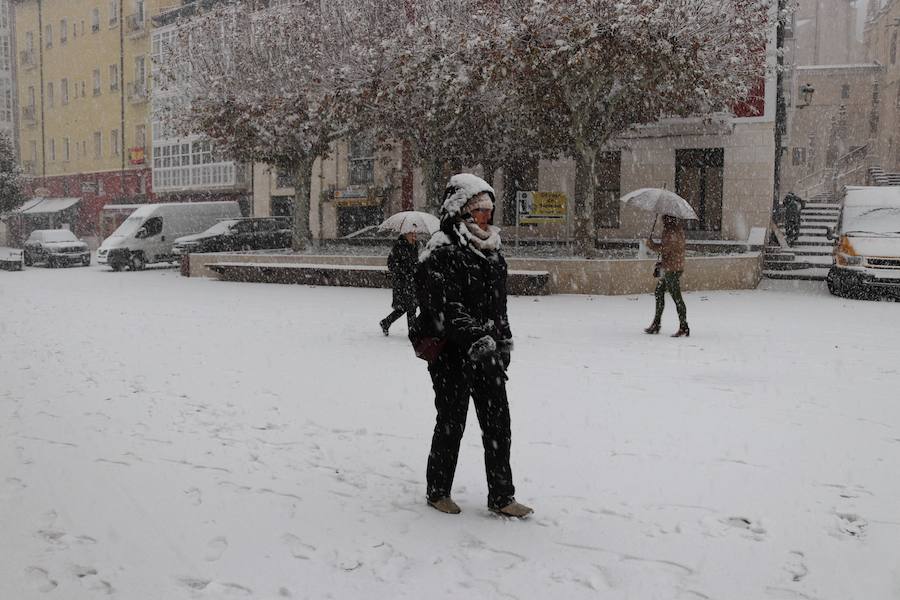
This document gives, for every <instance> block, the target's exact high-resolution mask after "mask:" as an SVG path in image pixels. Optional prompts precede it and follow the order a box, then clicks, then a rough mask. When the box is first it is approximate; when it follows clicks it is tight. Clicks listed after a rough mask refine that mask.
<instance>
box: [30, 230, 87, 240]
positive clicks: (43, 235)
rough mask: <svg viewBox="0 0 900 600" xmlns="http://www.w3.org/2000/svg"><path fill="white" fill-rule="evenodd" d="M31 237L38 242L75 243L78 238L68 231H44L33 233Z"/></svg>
mask: <svg viewBox="0 0 900 600" xmlns="http://www.w3.org/2000/svg"><path fill="white" fill-rule="evenodd" d="M32 237H33V238H34V239H35V240H37V241H39V242H77V241H78V238H77V237H75V234H74V233H72V232H71V231H69V230H68V229H45V230H43V231H35V232H34V233H32Z"/></svg>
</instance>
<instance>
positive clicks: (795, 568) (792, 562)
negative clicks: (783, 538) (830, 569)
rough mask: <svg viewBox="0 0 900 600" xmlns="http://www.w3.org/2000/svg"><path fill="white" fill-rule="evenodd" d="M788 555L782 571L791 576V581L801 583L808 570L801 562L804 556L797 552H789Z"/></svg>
mask: <svg viewBox="0 0 900 600" xmlns="http://www.w3.org/2000/svg"><path fill="white" fill-rule="evenodd" d="M790 554H791V555H790V557H789V558H788V561H787V562H786V563H785V565H784V570H785V571H787V572H788V574H789V575H790V576H791V581H801V580H802V579H803V578H804V577H806V576H807V575H808V574H809V569H808V568H807V566H806V563H805V562H804V561H803V559H804V557H805V555H804V554H803V553H802V552H800V551H799V550H791V553H790Z"/></svg>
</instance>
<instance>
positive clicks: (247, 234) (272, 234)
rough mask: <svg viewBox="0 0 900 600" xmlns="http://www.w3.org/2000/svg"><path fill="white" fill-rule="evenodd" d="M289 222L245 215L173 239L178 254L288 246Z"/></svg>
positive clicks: (274, 218) (289, 244)
mask: <svg viewBox="0 0 900 600" xmlns="http://www.w3.org/2000/svg"><path fill="white" fill-rule="evenodd" d="M290 246H291V224H290V221H289V220H288V219H286V218H283V217H248V218H245V219H226V220H224V221H219V222H218V223H216V224H215V225H213V226H212V227H210V228H209V229H207V230H206V231H203V232H201V233H197V234H194V235H186V236H183V237H180V238H178V239H177V240H175V251H176V252H178V253H179V254H190V253H191V252H235V251H240V250H270V249H278V248H290Z"/></svg>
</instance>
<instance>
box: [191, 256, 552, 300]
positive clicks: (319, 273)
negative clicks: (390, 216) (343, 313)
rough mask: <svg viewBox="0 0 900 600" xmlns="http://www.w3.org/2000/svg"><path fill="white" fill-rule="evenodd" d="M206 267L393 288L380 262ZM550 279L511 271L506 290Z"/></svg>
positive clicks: (530, 290)
mask: <svg viewBox="0 0 900 600" xmlns="http://www.w3.org/2000/svg"><path fill="white" fill-rule="evenodd" d="M206 266H207V268H208V269H210V270H211V271H214V272H215V273H216V275H217V276H218V278H219V279H220V280H222V281H243V282H252V283H298V284H302V285H335V286H347V287H369V288H389V287H391V274H390V273H389V272H388V270H387V267H384V266H377V265H326V264H307V263H262V262H260V263H252V262H249V263H245V262H219V263H211V264H208V265H206ZM549 279H550V273H549V272H547V271H519V270H510V271H509V275H508V278H507V281H506V289H507V293H508V294H511V295H523V296H535V295H541V294H546V293H548V292H547V282H548V281H549Z"/></svg>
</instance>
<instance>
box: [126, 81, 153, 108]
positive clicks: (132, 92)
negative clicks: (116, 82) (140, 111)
mask: <svg viewBox="0 0 900 600" xmlns="http://www.w3.org/2000/svg"><path fill="white" fill-rule="evenodd" d="M126 88H127V90H126V93H127V96H128V101H129V102H131V103H133V104H140V103H141V102H146V101H147V96H148V95H149V93H148V90H147V82H146V81H129V82H128V84H127V85H126Z"/></svg>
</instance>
